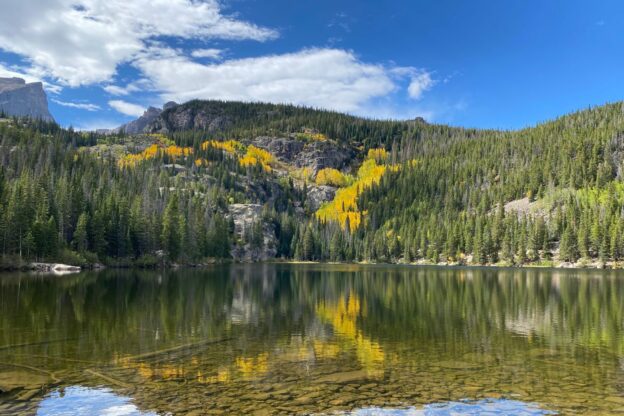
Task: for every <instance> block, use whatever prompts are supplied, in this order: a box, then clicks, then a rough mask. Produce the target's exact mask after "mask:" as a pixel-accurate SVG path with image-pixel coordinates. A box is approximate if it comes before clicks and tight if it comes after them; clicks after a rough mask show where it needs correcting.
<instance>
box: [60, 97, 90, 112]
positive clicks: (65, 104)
mask: <svg viewBox="0 0 624 416" xmlns="http://www.w3.org/2000/svg"><path fill="white" fill-rule="evenodd" d="M52 102H55V103H57V104H58V105H62V106H63V107H71V108H77V109H79V110H87V111H97V110H101V107H100V106H99V105H96V104H90V103H74V102H69V101H61V100H57V99H54V98H53V99H52Z"/></svg>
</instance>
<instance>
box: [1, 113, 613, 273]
mask: <svg viewBox="0 0 624 416" xmlns="http://www.w3.org/2000/svg"><path fill="white" fill-rule="evenodd" d="M154 113H156V112H154ZM146 118H149V117H146ZM137 129H138V130H141V131H142V133H139V134H124V135H118V134H115V133H113V134H110V135H107V136H103V135H98V134H95V133H85V132H74V131H72V130H65V129H61V128H60V127H58V126H55V125H47V124H43V123H36V122H35V121H32V122H26V123H17V124H14V123H13V121H12V120H5V121H4V122H3V123H0V230H2V232H1V233H0V247H1V248H2V250H3V251H2V255H3V257H1V258H8V259H14V258H25V259H42V258H43V259H49V260H51V259H53V260H55V261H60V262H64V263H68V264H76V263H86V264H93V263H96V262H104V263H106V264H109V265H113V266H115V265H117V266H122V265H125V266H127V265H139V266H144V267H145V266H156V265H159V264H167V263H186V264H203V263H206V262H213V261H217V260H223V259H234V260H236V261H258V260H267V259H272V258H284V259H297V260H316V261H366V262H390V263H396V262H409V263H442V264H489V265H493V264H495V265H505V266H512V265H527V264H533V265H551V266H577V267H581V266H592V267H613V268H616V267H621V266H622V265H624V212H623V211H622V206H624V173H623V172H624V103H614V104H608V105H604V106H600V107H596V108H591V109H588V110H584V111H580V112H576V113H573V114H569V115H566V116H562V117H560V118H558V119H556V120H553V121H550V122H547V123H543V124H539V125H537V126H534V127H530V128H526V129H522V130H517V131H498V130H479V129H465V128H458V127H450V126H445V125H439V124H431V123H427V122H425V121H424V120H421V119H414V120H409V121H384V120H369V119H363V118H358V117H353V116H350V115H345V114H340V113H336V112H330V111H321V110H315V109H310V108H305V107H297V106H289V105H275V104H263V103H240V102H221V101H191V102H188V103H184V104H180V105H175V106H173V105H172V106H167V108H165V109H164V110H162V111H160V114H158V115H157V116H156V117H153V118H152V119H151V121H147V122H145V123H144V125H143V126H142V128H138V127H137ZM0 263H1V261H0ZM0 267H1V266H0Z"/></svg>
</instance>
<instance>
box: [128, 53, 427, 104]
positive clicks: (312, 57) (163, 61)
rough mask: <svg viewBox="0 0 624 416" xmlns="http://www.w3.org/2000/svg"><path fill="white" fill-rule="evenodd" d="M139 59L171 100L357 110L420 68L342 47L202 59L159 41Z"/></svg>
mask: <svg viewBox="0 0 624 416" xmlns="http://www.w3.org/2000/svg"><path fill="white" fill-rule="evenodd" d="M134 65H136V66H137V68H139V69H140V70H141V71H142V72H143V74H144V75H145V76H146V77H148V78H149V79H151V80H152V82H153V83H154V86H155V88H156V89H157V90H160V91H161V92H162V98H163V100H165V101H168V100H173V101H177V102H184V101H188V100H191V99H194V98H200V99H223V100H242V101H268V102H281V103H294V104H302V105H308V106H313V107H322V108H330V109H334V110H339V111H347V112H357V111H358V110H360V109H361V108H362V106H363V105H365V104H366V103H367V102H368V101H369V100H371V99H373V98H377V97H383V96H386V95H388V94H390V93H392V92H394V91H396V90H397V88H398V84H397V78H404V77H405V76H406V74H411V73H413V72H414V71H416V69H414V68H388V67H385V66H383V65H379V64H371V63H365V62H362V61H360V60H359V59H358V58H357V57H356V56H355V55H354V54H353V52H350V51H345V50H340V49H306V50H303V51H299V52H295V53H289V54H282V55H270V56H261V57H256V58H245V59H234V60H228V61H224V62H220V63H212V64H202V63H198V62H195V61H193V60H191V59H189V58H188V57H186V56H184V55H182V54H181V53H179V51H176V50H174V49H171V48H166V47H154V48H151V49H150V50H149V51H148V52H147V53H145V54H143V55H142V56H139V58H138V59H137V60H136V61H135V62H134ZM412 82H414V81H412Z"/></svg>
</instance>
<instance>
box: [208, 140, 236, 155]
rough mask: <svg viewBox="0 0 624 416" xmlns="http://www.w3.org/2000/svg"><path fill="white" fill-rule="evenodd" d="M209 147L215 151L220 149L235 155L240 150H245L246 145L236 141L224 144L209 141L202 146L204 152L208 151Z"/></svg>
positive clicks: (224, 142) (228, 141)
mask: <svg viewBox="0 0 624 416" xmlns="http://www.w3.org/2000/svg"><path fill="white" fill-rule="evenodd" d="M209 147H212V148H213V149H220V150H223V151H224V152H227V153H229V154H232V155H233V154H235V153H236V152H237V151H239V150H243V149H244V147H245V146H244V145H243V144H242V143H240V142H238V141H236V140H226V141H223V142H220V141H217V140H208V141H205V142H203V143H202V144H201V148H202V150H208V148H209Z"/></svg>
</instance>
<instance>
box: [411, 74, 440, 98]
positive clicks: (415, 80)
mask: <svg viewBox="0 0 624 416" xmlns="http://www.w3.org/2000/svg"><path fill="white" fill-rule="evenodd" d="M435 83H436V82H435V81H434V80H433V78H431V74H430V73H429V72H419V73H416V74H414V75H412V80H411V81H410V84H409V87H407V93H408V94H409V96H410V97H411V98H413V99H414V100H418V99H420V98H421V97H422V95H423V93H424V92H425V91H429V90H430V89H431V88H432V87H433V86H434V85H435Z"/></svg>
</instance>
